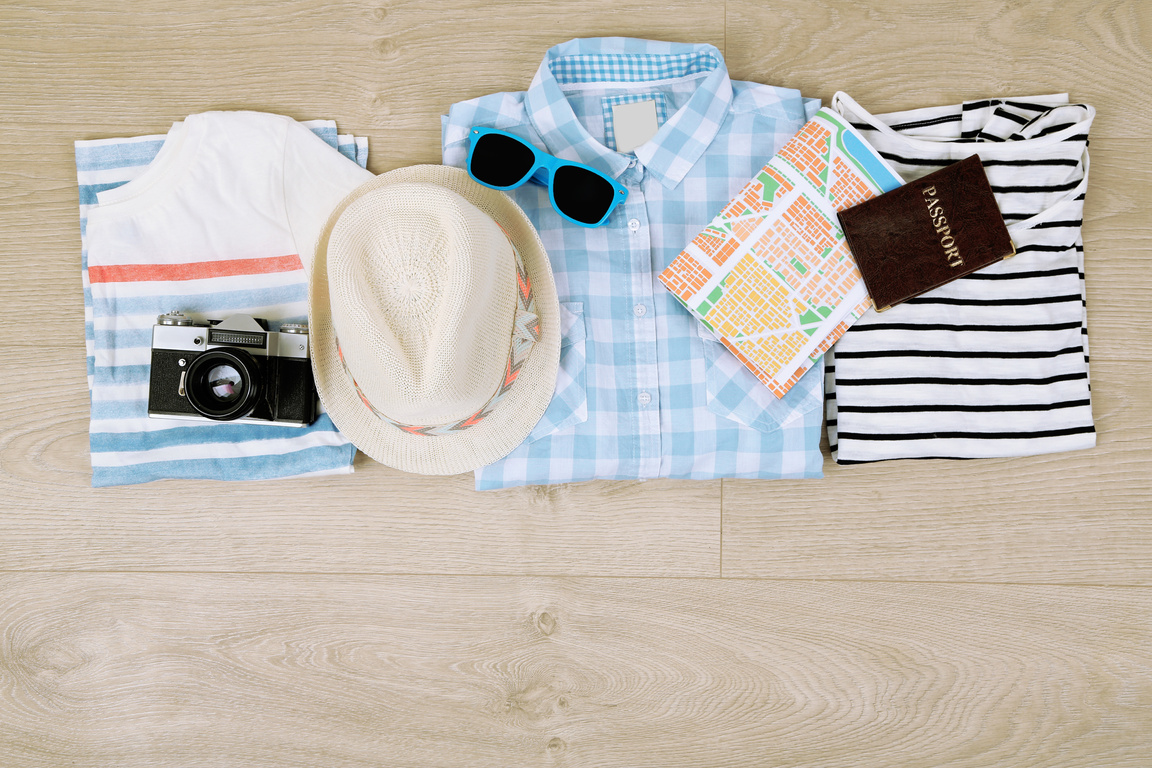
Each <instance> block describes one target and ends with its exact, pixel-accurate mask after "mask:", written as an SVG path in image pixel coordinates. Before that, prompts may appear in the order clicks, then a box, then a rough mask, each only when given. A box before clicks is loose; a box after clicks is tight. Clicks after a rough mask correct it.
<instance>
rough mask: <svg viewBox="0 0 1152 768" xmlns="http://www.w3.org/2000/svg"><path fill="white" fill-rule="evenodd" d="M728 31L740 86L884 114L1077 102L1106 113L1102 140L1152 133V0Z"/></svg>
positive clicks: (914, 12)
mask: <svg viewBox="0 0 1152 768" xmlns="http://www.w3.org/2000/svg"><path fill="white" fill-rule="evenodd" d="M726 29H727V54H726V56H725V58H726V59H727V61H728V69H729V70H730V71H731V72H732V74H733V76H734V77H739V78H742V79H746V80H754V81H756V82H784V83H788V85H790V86H792V87H794V88H799V89H800V90H801V91H803V92H804V94H805V95H811V96H819V97H820V98H823V99H825V100H827V99H829V98H831V97H832V94H833V93H835V92H836V91H837V90H842V91H847V92H848V93H850V94H852V95H853V97H854V98H856V100H857V101H858V102H860V103H861V104H862V105H863V106H864V107H865V108H868V109H870V110H872V111H874V112H892V111H897V110H902V109H914V108H916V107H925V106H934V105H937V104H955V103H957V102H959V101H962V100H964V99H982V98H988V97H989V96H1022V95H1029V94H1045V93H1070V95H1071V97H1072V98H1073V99H1075V100H1077V101H1084V102H1087V103H1089V104H1093V105H1095V106H1096V107H1097V108H1100V107H1105V106H1106V107H1107V108H1106V109H1100V112H1099V114H1098V116H1097V121H1096V124H1095V126H1094V128H1093V134H1094V136H1095V135H1096V134H1105V135H1109V136H1115V137H1123V138H1139V137H1143V136H1147V135H1148V133H1149V131H1150V130H1152V117H1149V114H1148V110H1147V109H1145V108H1144V102H1145V100H1146V98H1147V94H1148V82H1149V73H1150V72H1152V49H1150V48H1149V41H1150V40H1152V8H1149V6H1148V4H1147V3H1146V2H1144V0H1067V1H1066V2H1059V3H1053V2H1049V1H1048V0H1022V1H1014V2H1006V1H1004V0H991V1H988V2H975V3H954V2H944V3H923V2H919V0H864V2H851V3H849V2H839V1H838V0H785V1H784V2H773V3H753V2H731V3H728V5H727V24H726ZM833 54H835V55H833Z"/></svg>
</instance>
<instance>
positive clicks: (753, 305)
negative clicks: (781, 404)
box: [660, 109, 903, 397]
mask: <svg viewBox="0 0 1152 768" xmlns="http://www.w3.org/2000/svg"><path fill="white" fill-rule="evenodd" d="M901 184H903V181H902V180H901V179H900V177H899V176H898V175H897V174H896V172H895V171H893V170H892V167H891V166H890V165H889V164H888V163H887V162H886V161H885V160H884V159H883V158H882V157H880V155H879V154H878V153H877V152H876V151H875V150H874V149H873V148H872V147H871V146H869V145H868V143H867V142H866V141H865V140H864V139H863V138H862V137H861V136H860V134H859V133H858V132H857V131H856V129H854V128H853V127H852V126H850V125H849V124H848V123H847V121H846V120H845V119H844V118H843V117H841V116H840V115H838V114H836V113H835V112H833V111H831V110H829V109H821V110H820V111H819V112H817V113H816V116H815V117H814V118H813V119H812V120H810V121H809V122H807V123H806V124H805V125H804V127H803V128H801V129H800V132H799V133H797V134H796V135H795V136H794V137H792V139H790V140H789V141H788V143H787V144H785V145H784V146H783V148H781V150H780V152H779V153H778V154H777V155H776V156H775V157H773V158H772V159H771V160H770V161H769V162H768V164H767V165H765V166H764V167H763V168H761V169H760V171H759V172H758V173H757V174H756V175H755V177H754V178H753V179H752V180H751V181H749V182H748V184H747V185H746V186H745V187H744V189H743V190H741V191H740V193H739V194H738V195H737V196H736V197H735V198H734V199H733V200H732V201H731V202H730V203H729V204H728V205H727V206H725V208H724V210H722V211H721V212H720V213H719V215H717V216H716V218H714V219H713V220H712V223H711V224H709V225H708V226H707V227H705V228H704V230H703V231H702V232H700V234H698V235H697V236H696V237H695V238H694V239H693V240H692V242H691V243H689V244H688V245H687V246H686V247H685V248H684V250H683V251H682V252H681V253H680V255H679V256H677V257H676V259H675V260H674V261H673V262H672V263H671V264H670V265H669V266H668V268H667V269H665V270H664V272H662V273H661V274H660V280H661V281H662V282H663V283H664V285H665V286H667V288H668V290H670V291H671V292H672V293H673V294H675V295H676V296H677V298H679V299H680V301H681V302H683V303H684V306H686V307H687V308H688V309H689V311H691V312H692V314H693V315H695V316H696V317H697V318H698V319H699V320H700V322H702V323H704V325H705V326H707V327H708V329H709V330H711V331H712V333H713V334H714V335H715V336H716V337H717V339H718V340H719V341H721V342H722V343H723V344H724V345H725V346H726V347H727V348H728V349H729V350H730V351H731V352H732V353H733V354H734V355H736V357H737V358H739V359H740V361H741V362H743V363H744V365H746V366H747V367H748V368H749V370H751V371H752V372H753V373H754V374H756V376H757V378H759V379H760V381H762V382H763V383H764V384H765V385H766V386H767V387H768V388H769V389H770V390H771V391H772V392H773V393H774V394H775V395H776V396H777V397H783V396H784V393H785V392H787V391H788V390H789V389H790V388H791V387H792V385H793V384H795V383H796V382H797V381H799V380H800V377H801V376H803V375H804V373H805V372H806V371H807V370H808V369H809V368H811V367H812V365H813V364H814V363H815V362H816V361H818V360H819V359H820V356H821V355H823V354H824V352H826V351H827V350H828V348H829V347H831V346H832V344H833V343H835V341H836V340H837V339H838V338H840V336H841V335H843V333H844V332H845V331H846V330H848V328H849V327H850V326H851V325H852V323H854V322H855V321H856V320H857V319H859V318H860V316H861V315H862V314H864V312H866V311H867V310H868V308H869V307H870V306H871V301H870V300H869V298H868V292H867V289H866V288H865V286H864V282H863V280H862V278H861V276H860V271H859V270H858V269H857V268H856V263H855V261H854V260H853V258H852V254H851V252H849V250H848V246H847V243H846V242H845V239H844V232H843V230H842V229H841V228H840V224H839V222H838V221H837V218H836V212H837V211H840V210H844V209H846V208H851V207H852V206H854V205H857V204H859V203H862V202H863V201H865V200H868V199H870V198H873V197H875V196H877V195H879V194H882V193H884V192H887V191H889V190H892V189H895V188H896V187H898V186H900V185H901Z"/></svg>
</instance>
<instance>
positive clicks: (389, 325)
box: [308, 165, 560, 475]
mask: <svg viewBox="0 0 1152 768" xmlns="http://www.w3.org/2000/svg"><path fill="white" fill-rule="evenodd" d="M308 306H309V311H308V324H309V333H310V335H311V341H312V368H313V372H314V374H315V379H316V388H317V390H318V391H319V393H320V400H321V401H322V402H323V403H324V408H325V410H327V412H328V415H329V416H330V417H331V419H332V422H333V423H334V424H335V425H336V426H337V428H339V430H340V431H341V432H343V433H344V435H345V436H346V437H347V438H348V439H349V440H351V441H352V443H353V444H354V445H355V446H356V447H357V448H359V449H360V450H362V451H364V453H366V454H368V455H369V456H371V457H372V458H374V459H376V460H377V461H379V462H380V463H382V464H387V465H388V466H391V467H396V468H397V469H402V470H404V471H406V472H416V473H420V474H426V475H449V474H456V473H459V472H467V471H469V470H473V469H476V468H477V467H481V466H484V465H485V464H490V463H492V462H493V461H496V460H497V459H500V458H502V457H504V456H506V455H507V454H508V453H509V452H510V451H511V450H512V449H513V448H515V447H516V446H517V445H519V444H520V443H522V442H523V441H524V438H526V437H527V436H528V433H529V432H530V431H531V430H532V428H533V427H534V426H535V425H536V423H537V422H538V421H539V420H540V417H541V416H543V414H544V411H545V409H546V408H547V407H548V403H549V401H550V400H551V399H552V393H553V390H554V389H555V386H556V372H557V368H558V365H559V359H560V323H559V315H560V306H559V303H558V300H557V297H556V284H555V282H554V281H553V279H552V268H551V266H550V265H549V263H548V254H547V253H546V252H545V250H544V245H543V244H542V243H541V242H540V237H539V235H537V234H536V230H535V229H534V228H533V227H532V223H531V222H530V221H529V220H528V217H527V216H525V215H524V212H523V211H521V210H520V208H519V207H518V206H517V205H516V204H515V203H514V202H512V200H511V198H509V197H508V196H507V195H505V194H504V193H503V192H498V191H496V190H492V189H487V188H486V187H482V186H480V185H479V184H477V183H476V182H474V181H472V179H470V178H469V177H468V174H467V173H466V172H465V171H463V170H460V169H458V168H451V167H447V166H440V165H418V166H412V167H410V168H400V169H398V170H395V171H390V172H388V173H385V174H383V175H381V176H378V177H376V178H375V179H373V180H372V181H369V182H367V183H365V184H364V185H362V186H360V187H359V188H357V189H356V190H354V191H353V192H352V193H351V194H349V195H348V196H347V197H346V198H345V199H344V200H343V201H342V202H341V203H340V205H338V206H337V207H336V210H335V211H333V212H332V215H331V216H330V217H329V219H328V222H327V224H326V225H325V226H324V229H323V230H321V233H320V238H319V240H318V242H317V246H316V258H315V262H314V266H313V268H312V277H311V282H310V285H309V302H308Z"/></svg>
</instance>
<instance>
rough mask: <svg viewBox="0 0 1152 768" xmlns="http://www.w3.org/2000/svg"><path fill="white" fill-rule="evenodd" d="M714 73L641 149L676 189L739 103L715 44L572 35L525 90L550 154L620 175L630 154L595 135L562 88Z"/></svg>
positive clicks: (651, 168)
mask: <svg viewBox="0 0 1152 768" xmlns="http://www.w3.org/2000/svg"><path fill="white" fill-rule="evenodd" d="M701 73H707V74H706V75H705V77H704V78H703V79H702V80H701V82H700V85H699V87H698V88H697V89H696V92H695V93H694V94H693V95H692V97H691V98H690V99H689V101H688V103H687V104H685V105H684V106H683V107H682V108H681V109H679V110H678V111H677V112H676V113H675V114H673V115H672V116H671V117H669V118H668V120H667V121H666V122H665V123H664V124H663V125H662V126H660V130H659V131H657V132H656V135H655V136H654V137H653V138H652V140H651V141H649V142H647V143H645V144H643V145H641V146H640V147H637V148H636V153H635V154H636V158H637V159H638V160H639V161H640V162H641V163H643V165H644V167H645V169H646V170H647V172H648V173H650V174H652V175H653V176H654V177H655V178H657V179H659V181H660V183H661V184H662V185H663V186H665V187H667V188H669V189H672V188H674V187H676V186H677V185H678V184H679V183H680V182H681V181H682V180H683V179H684V176H685V175H687V173H688V171H689V170H690V169H691V168H692V166H693V165H695V163H696V161H697V160H699V159H700V156H701V155H703V154H704V151H705V150H706V149H707V148H708V145H709V144H711V143H712V140H713V139H714V138H716V134H717V133H718V132H719V130H720V126H721V125H722V124H723V122H724V118H725V117H726V116H727V114H728V111H729V107H730V106H731V103H732V81H731V80H730V79H729V77H728V68H727V66H726V65H725V64H724V57H723V56H722V55H721V53H720V51H719V50H718V49H717V48H716V47H715V46H712V45H689V44H684V43H663V42H656V41H652V40H634V39H630V38H620V37H605V38H592V39H579V40H570V41H568V42H567V43H561V44H560V45H557V46H555V47H553V48H551V49H550V50H549V51H548V53H547V54H545V56H544V60H543V62H541V64H540V68H539V69H538V70H537V71H536V76H535V77H534V78H533V79H532V84H531V85H530V86H529V88H528V91H527V93H526V94H525V97H524V98H525V106H526V108H527V111H528V117H529V119H530V120H531V121H532V125H533V127H534V128H535V129H536V131H537V133H539V134H540V136H541V137H542V138H543V140H544V143H545V145H546V146H547V149H548V151H549V152H550V153H552V154H553V155H556V156H557V157H561V158H564V159H566V160H576V161H578V162H582V163H585V164H586V165H590V166H592V167H594V168H598V169H600V170H603V171H605V172H606V173H609V174H610V175H612V176H613V177H614V178H616V177H619V176H620V174H622V173H623V172H624V171H625V170H627V168H628V163H629V160H630V159H631V158H630V157H629V156H628V155H625V154H621V153H619V152H616V151H614V150H612V149H610V148H609V147H607V146H605V145H604V144H602V143H600V142H599V141H597V140H596V139H594V138H593V137H592V136H591V135H590V134H589V133H588V131H587V129H585V128H584V126H583V125H582V124H581V123H580V121H579V120H578V119H577V118H576V115H575V113H574V112H573V110H572V106H571V105H570V104H569V103H568V100H567V98H566V97H565V95H564V90H563V86H564V85H570V84H575V83H598V82H603V83H613V84H617V85H618V86H619V87H620V88H627V87H629V86H633V87H635V88H636V89H637V90H640V89H642V88H643V86H644V83H645V82H651V81H658V80H668V79H671V78H677V77H689V76H693V75H699V74H701Z"/></svg>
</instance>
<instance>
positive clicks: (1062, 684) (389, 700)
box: [0, 0, 1152, 768]
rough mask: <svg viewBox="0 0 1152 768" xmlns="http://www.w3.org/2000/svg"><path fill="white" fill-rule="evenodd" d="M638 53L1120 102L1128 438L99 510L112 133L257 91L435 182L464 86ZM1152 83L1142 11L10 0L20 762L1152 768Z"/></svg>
mask: <svg viewBox="0 0 1152 768" xmlns="http://www.w3.org/2000/svg"><path fill="white" fill-rule="evenodd" d="M600 35H621V36H634V37H641V38H653V39H664V40H679V41H685V42H707V43H712V44H714V45H716V46H717V47H719V48H720V49H721V51H722V52H723V53H724V55H725V57H726V60H727V64H728V67H729V71H730V72H731V74H732V76H733V77H734V78H737V79H748V80H754V81H759V82H766V83H771V84H774V85H783V86H789V87H795V88H799V89H801V90H802V92H803V93H804V94H805V95H807V96H816V97H820V98H822V99H824V100H827V99H829V98H830V97H831V95H832V94H833V93H834V92H835V91H837V90H845V91H847V92H848V93H850V94H851V95H852V96H854V97H855V98H856V99H857V100H859V101H860V102H861V104H863V105H864V106H866V107H868V108H869V109H872V110H873V111H877V112H881V111H890V110H899V109H909V108H914V107H919V106H927V105H934V104H947V103H954V102H956V101H959V100H962V99H969V98H982V97H986V96H989V95H1019V94H1025V93H1053V92H1065V91H1067V92H1069V93H1070V94H1071V97H1072V98H1073V99H1075V100H1078V101H1084V102H1088V103H1091V104H1093V105H1094V106H1095V107H1096V108H1097V110H1098V115H1097V119H1096V123H1095V125H1094V127H1093V131H1092V175H1091V182H1090V188H1089V192H1088V198H1087V204H1086V210H1085V225H1084V239H1085V251H1086V260H1087V267H1086V276H1087V285H1088V301H1089V326H1090V335H1091V344H1092V376H1093V395H1094V397H1093V400H1094V412H1095V416H1096V423H1097V429H1098V431H1099V446H1098V447H1097V448H1096V449H1094V450H1091V451H1084V452H1079V453H1073V454H1056V455H1052V456H1040V457H1031V458H1024V459H1013V460H1007V459H1005V460H985V461H972V462H911V461H902V462H885V463H881V464H875V465H867V466H851V467H837V466H835V465H834V464H833V463H832V462H831V461H830V460H829V461H826V462H825V471H826V475H827V476H826V478H825V479H824V480H822V481H810V482H753V481H722V482H721V481H714V482H672V481H654V482H644V483H642V482H595V483H585V484H580V485H571V486H553V487H548V488H527V489H517V490H511V491H504V492H495V493H492V492H488V493H476V492H474V491H473V490H471V478H470V477H469V476H466V475H465V476H459V477H453V478H426V477H417V476H412V475H406V474H403V473H400V472H396V471H394V470H390V469H387V468H385V467H382V466H380V465H377V464H375V463H373V462H371V461H368V460H365V459H363V457H361V458H360V459H359V460H358V462H357V472H356V473H355V474H354V475H352V476H348V477H336V478H321V479H313V480H303V481H291V482H287V481H284V482H280V483H275V482H271V483H239V484H224V483H197V482H190V481H164V482H159V483H151V484H148V485H143V486H134V487H126V488H107V489H92V488H91V487H89V484H90V469H89V460H88V449H87V420H88V394H87V389H86V386H85V371H84V359H83V356H84V351H83V341H82V340H83V307H82V302H81V294H80V278H79V266H80V254H79V250H80V239H79V226H78V216H77V210H76V202H77V198H76V178H75V166H74V161H73V154H72V142H73V141H74V140H76V139H81V138H96V137H107V136H123V135H139V134H145V133H158V132H163V131H164V130H166V129H167V127H168V125H169V124H170V123H171V122H172V121H174V120H179V119H182V118H183V117H185V116H186V115H188V114H190V113H194V112H200V111H204V110H209V109H256V110H265V111H271V112H278V113H282V114H287V115H290V116H292V117H296V118H299V119H307V118H317V117H328V118H334V119H336V120H337V121H338V122H339V125H340V128H341V130H342V131H348V132H354V133H357V134H359V135H364V136H368V137H369V139H370V142H371V154H370V166H369V167H370V169H371V170H373V171H375V172H382V171H386V170H389V169H392V168H396V167H400V166H405V165H410V164H413V163H420V162H437V161H438V159H439V140H440V122H439V116H440V115H441V114H443V113H444V112H446V111H447V109H448V107H449V106H450V105H451V104H452V103H454V102H457V101H460V100H463V99H469V98H473V97H476V96H480V95H483V94H486V93H490V92H495V91H502V90H508V91H518V90H522V89H524V88H525V87H527V85H528V83H529V82H530V80H531V78H532V76H533V74H534V73H535V71H536V69H537V67H538V66H539V63H540V59H541V57H542V56H543V55H544V52H545V51H546V50H547V49H548V48H549V47H551V46H553V45H556V44H557V43H560V42H563V41H565V40H568V39H570V38H573V37H581V36H589V37H591V36H600ZM1149 83H1152V4H1149V3H1147V2H1143V1H1142V0H1068V1H1067V2H1061V3H1053V2H1047V1H1046V0H1022V1H1021V2H1003V0H966V1H965V2H960V0H941V2H937V3H924V2H920V0H864V1H863V2H847V0H773V2H771V3H761V2H753V1H752V0H727V1H724V0H721V2H706V1H705V0H673V1H672V2H657V1H656V0H626V1H625V2H617V1H616V0H591V1H589V2H575V3H565V4H556V3H552V2H547V1H546V0H534V1H533V2H518V1H517V0H496V1H495V2H482V1H481V0H445V1H444V2H438V3H421V2H415V1H414V0H376V1H375V2H372V1H369V0H334V1H333V2H323V3H321V2H318V1H317V0H286V1H280V0H255V2H247V3H239V4H237V3H225V2H222V0H204V1H203V2H199V3H192V4H175V3H173V2H171V1H170V0H132V1H131V2H129V3H127V4H119V5H116V4H112V5H109V4H107V3H98V2H95V0H76V1H75V2H61V1H60V0H9V1H7V2H4V3H0V158H2V159H0V767H2V768H58V767H59V766H84V767H85V768H89V767H91V768H104V767H105V766H107V767H108V768H113V767H114V768H137V767H140V768H144V767H147V768H153V767H155V768H161V767H163V768H170V767H172V766H196V768H214V767H216V766H220V767H222V768H223V767H225V766H226V767H227V768H285V767H287V768H291V767H292V766H301V767H303V766H309V767H311V766H325V768H343V767H345V766H348V767H351V766H357V767H358V768H359V767H367V766H389V767H391V766H413V767H415V766H452V767H453V768H455V767H456V766H556V767H560V766H573V767H580V768H584V767H589V766H591V767H599V766H605V767H606V766H628V768H633V767H638V766H661V768H664V767H665V766H667V767H668V768H674V767H675V766H717V767H725V766H750V767H752V768H761V766H781V767H782V766H796V767H797V768H799V767H801V766H803V767H805V768H815V767H821V768H822V767H825V766H827V767H829V768H832V767H836V768H841V767H843V768H858V767H860V768H871V767H872V766H884V767H887V766H914V767H917V768H919V767H921V766H922V767H923V768H936V767H937V766H948V767H949V768H984V767H988V768H991V767H992V766H1012V768H1017V767H1018V766H1024V767H1025V768H1031V767H1032V766H1037V767H1039V766H1044V767H1048V766H1060V767H1064V766H1068V767H1071V766H1083V767H1084V768H1146V766H1148V765H1149V764H1150V763H1149V757H1148V756H1149V755H1152V566H1150V565H1149V563H1150V562H1152V522H1150V521H1152V384H1149V382H1150V381H1152V334H1149V333H1148V332H1147V324H1148V322H1147V317H1146V315H1147V311H1146V308H1147V307H1148V306H1149V305H1150V304H1152V280H1150V279H1149V277H1148V264H1149V257H1150V256H1152V246H1150V245H1149V243H1150V241H1152V223H1150V218H1149V216H1148V204H1149V201H1150V200H1152V150H1150V149H1149V148H1148V138H1147V137H1148V135H1149V133H1150V132H1152V117H1150V116H1149V113H1148V111H1147V110H1146V109H1144V102H1145V101H1146V99H1147V97H1148V91H1149ZM669 577H671V578H669Z"/></svg>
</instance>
